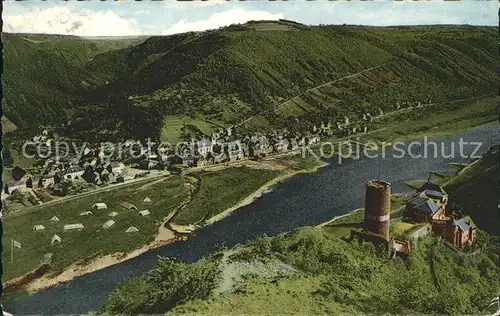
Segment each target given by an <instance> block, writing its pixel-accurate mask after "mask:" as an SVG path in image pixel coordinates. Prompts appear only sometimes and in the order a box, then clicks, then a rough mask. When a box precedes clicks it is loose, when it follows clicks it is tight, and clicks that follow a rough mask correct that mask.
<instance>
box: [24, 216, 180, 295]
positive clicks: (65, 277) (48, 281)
mask: <svg viewBox="0 0 500 316" xmlns="http://www.w3.org/2000/svg"><path fill="white" fill-rule="evenodd" d="M181 239H182V237H181V236H178V235H177V234H175V233H174V232H173V231H172V230H169V229H167V228H164V227H163V225H160V229H159V231H158V235H157V236H156V238H155V240H154V241H153V242H151V243H150V244H148V245H146V246H144V247H141V248H139V249H136V250H134V251H132V252H129V253H114V254H109V255H105V256H99V257H96V258H94V259H91V260H82V261H80V262H76V263H74V264H72V265H71V266H69V267H68V268H67V269H65V270H64V271H63V272H62V273H60V274H58V275H56V276H53V277H51V276H50V275H49V276H47V275H45V276H42V277H41V278H38V279H35V280H33V281H32V282H30V283H29V284H28V285H27V286H26V287H25V288H24V289H25V290H26V291H27V292H28V293H29V294H33V293H35V292H38V291H40V290H44V289H47V288H50V287H53V286H57V285H61V284H65V283H67V282H70V281H71V280H73V279H74V278H76V277H79V276H83V275H86V274H89V273H93V272H96V271H99V270H101V269H105V268H108V267H110V266H113V265H115V264H118V263H122V262H125V261H127V260H130V259H132V258H135V257H137V256H139V255H141V254H143V253H145V252H146V251H149V250H152V249H155V248H158V247H162V246H166V245H168V244H171V243H173V242H176V241H178V240H181Z"/></svg>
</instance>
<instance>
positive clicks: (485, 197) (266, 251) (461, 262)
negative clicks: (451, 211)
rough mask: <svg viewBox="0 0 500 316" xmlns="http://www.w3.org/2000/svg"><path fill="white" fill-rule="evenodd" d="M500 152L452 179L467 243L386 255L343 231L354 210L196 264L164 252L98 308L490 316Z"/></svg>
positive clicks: (431, 243)
mask: <svg viewBox="0 0 500 316" xmlns="http://www.w3.org/2000/svg"><path fill="white" fill-rule="evenodd" d="M498 153H499V151H498V146H495V147H493V148H492V149H491V150H490V151H489V153H488V154H486V155H484V156H483V159H482V160H481V161H479V162H478V163H476V164H474V165H473V166H471V167H469V168H467V169H464V170H463V171H462V172H461V174H460V175H459V176H457V177H456V178H454V179H453V181H451V182H450V183H449V184H448V185H447V186H446V190H447V192H448V193H449V194H450V197H451V200H452V201H455V202H456V203H457V204H458V205H460V206H462V207H463V209H464V212H465V213H467V214H470V215H471V216H472V218H473V220H474V221H475V222H476V224H477V225H478V227H479V228H480V231H479V233H478V239H477V242H476V243H475V244H474V245H473V246H472V247H470V248H467V249H464V250H458V249H456V248H454V247H452V246H449V245H448V244H446V243H443V242H442V241H441V240H439V239H438V238H435V237H426V238H423V239H419V240H418V241H415V242H414V243H413V244H412V256H411V257H410V259H409V260H401V259H399V258H397V259H395V260H392V259H387V252H386V250H385V249H383V247H378V246H374V245H373V244H371V243H366V242H358V241H357V240H353V241H348V240H347V239H346V238H343V237H344V236H345V235H347V234H348V231H349V229H350V228H355V227H358V226H359V222H360V221H362V217H363V212H356V213H354V214H353V215H351V216H348V217H345V218H343V219H341V220H339V221H338V222H339V223H338V227H336V229H333V228H332V226H325V227H321V228H319V227H316V228H311V227H309V228H302V229H299V230H297V231H294V232H291V233H288V234H283V235H279V236H275V237H266V236H264V237H263V238H261V239H259V240H256V241H254V242H252V243H251V244H249V245H245V246H241V247H236V248H233V249H230V250H227V249H222V250H223V251H221V249H218V250H217V249H215V250H214V254H213V255H212V256H211V257H208V258H205V259H203V260H202V261H200V262H198V263H196V264H189V263H184V262H179V261H176V260H174V259H168V258H166V259H160V261H159V264H158V266H157V268H155V269H154V270H153V271H151V272H150V273H148V274H147V275H144V276H142V277H139V278H137V279H135V280H132V281H130V282H126V283H124V284H122V285H121V286H119V287H118V288H117V289H116V290H115V291H113V293H112V294H111V295H110V297H109V299H108V300H107V302H106V303H105V305H104V307H103V308H102V310H101V311H100V313H99V314H103V315H113V314H138V313H164V312H167V311H168V313H167V314H168V315H185V314H205V315H223V314H224V315H225V314H231V315H232V314H255V315H274V314H304V315H314V314H334V315H336V314H349V315H352V314H354V315H366V314H377V315H379V314H394V315H401V314H405V315H407V314H446V315H464V314H467V315H471V314H492V313H494V312H495V311H496V309H497V305H496V304H490V302H491V301H492V299H494V298H495V297H497V296H498V277H499V274H498V269H497V266H498V264H499V258H498V251H500V239H499V236H498V228H497V226H498V225H495V224H496V219H497V218H496V216H497V212H496V203H497V201H496V200H495V199H493V197H495V196H496V195H495V194H494V192H497V189H498V182H497V179H498ZM394 202H396V203H397V201H394ZM394 207H396V206H394ZM340 222H342V223H340ZM334 224H336V222H335V223H334ZM338 228H340V229H338ZM343 228H345V230H344V229H343ZM193 284H196V286H193Z"/></svg>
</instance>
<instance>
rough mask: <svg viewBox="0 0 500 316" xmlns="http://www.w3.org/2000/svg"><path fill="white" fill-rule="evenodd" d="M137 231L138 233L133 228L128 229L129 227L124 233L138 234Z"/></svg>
mask: <svg viewBox="0 0 500 316" xmlns="http://www.w3.org/2000/svg"><path fill="white" fill-rule="evenodd" d="M138 231H139V230H138V229H137V228H136V227H134V226H130V227H129V228H128V229H127V230H126V231H125V232H126V233H136V232H138Z"/></svg>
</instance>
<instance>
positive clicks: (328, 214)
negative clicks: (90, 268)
mask: <svg viewBox="0 0 500 316" xmlns="http://www.w3.org/2000/svg"><path fill="white" fill-rule="evenodd" d="M499 132H500V127H499V126H498V125H497V124H495V125H487V126H482V127H480V128H476V129H474V130H471V131H468V132H464V133H462V134H459V135H455V136H446V137H437V138H433V139H431V140H430V141H434V142H437V143H443V144H445V145H446V147H445V148H446V152H445V153H449V152H450V148H451V147H450V146H451V144H452V142H454V143H455V145H456V147H455V148H456V149H455V151H456V154H458V153H459V151H458V142H459V140H460V138H463V140H464V141H468V142H471V141H482V142H484V143H485V144H484V145H483V146H481V148H480V153H483V152H484V151H485V150H487V147H489V142H490V140H491V139H492V137H493V138H496V139H498V135H499ZM496 143H498V142H496ZM413 148H414V151H413V153H417V152H423V150H422V148H421V147H413ZM428 148H429V151H428V158H420V159H417V158H412V157H410V156H408V155H405V156H403V157H402V158H400V159H396V158H395V157H393V155H392V154H391V153H390V152H389V153H387V155H386V157H385V158H383V159H368V158H361V159H359V160H350V161H343V162H342V163H341V164H339V163H338V161H337V159H332V160H331V161H329V162H330V163H331V164H330V165H329V166H327V167H325V168H322V169H320V170H319V171H318V172H315V173H312V174H303V175H298V176H295V177H293V178H291V179H289V180H287V181H285V182H284V183H281V184H279V185H278V186H276V187H275V189H274V190H273V191H272V192H271V193H269V194H266V195H264V196H262V197H260V198H259V199H257V200H256V201H255V202H253V203H252V204H250V205H247V206H245V207H243V208H241V209H239V210H238V211H236V212H234V213H233V214H232V215H230V216H228V217H227V218H225V219H223V220H221V221H219V222H216V223H214V224H213V225H211V226H208V227H205V228H203V229H200V230H199V231H197V232H196V233H195V234H193V235H191V236H190V237H189V239H188V240H186V241H182V242H177V243H174V244H171V245H168V246H164V247H161V248H158V249H154V250H151V251H148V252H146V253H144V254H142V255H140V256H138V257H136V258H134V259H131V260H129V261H126V262H123V263H120V264H117V265H115V266H111V267H108V268H106V269H103V270H100V271H97V272H94V273H91V274H88V275H84V276H81V277H78V278H75V279H74V280H73V281H72V282H70V283H68V284H66V285H61V286H57V287H53V288H50V289H47V290H43V291H40V292H38V293H35V294H34V295H32V296H29V297H25V298H23V299H20V300H19V301H15V302H11V303H9V304H6V306H4V307H5V309H6V310H7V311H9V312H11V313H13V314H24V315H26V314H52V315H55V314H81V313H85V312H89V311H95V310H98V309H99V308H100V307H101V306H102V304H103V303H104V301H105V300H106V298H107V297H108V294H109V293H110V291H112V290H113V289H114V288H115V287H116V286H117V285H118V284H119V283H120V282H122V281H126V280H129V279H131V278H133V277H136V276H138V275H140V274H142V273H144V272H146V271H149V270H151V269H152V268H154V267H155V264H156V261H157V257H158V256H167V257H176V258H179V259H182V260H186V261H189V262H194V261H197V260H198V259H200V258H202V257H203V256H205V255H207V254H209V253H210V252H211V251H212V250H213V248H214V246H216V245H218V244H223V245H225V246H227V247H232V246H234V245H236V244H243V243H246V242H248V241H251V240H253V239H255V238H257V237H259V236H262V234H264V233H265V234H267V235H270V236H272V235H276V234H279V233H282V232H287V231H290V230H293V229H295V228H298V227H302V226H313V225H318V224H320V223H322V222H325V221H327V220H330V219H332V218H333V217H335V216H339V215H342V214H345V213H347V212H349V211H351V210H353V209H356V208H359V207H361V206H362V205H363V200H364V185H365V182H366V181H367V180H370V179H374V178H378V175H379V174H380V178H382V179H384V180H387V181H389V182H391V184H392V192H393V193H396V192H404V191H405V190H406V189H405V186H404V182H406V181H408V180H415V179H427V176H428V172H429V171H436V172H446V171H450V167H449V163H451V162H458V163H463V162H467V159H463V158H444V157H441V156H440V155H438V156H439V157H434V154H433V153H434V148H433V147H432V146H429V147H428ZM474 149H475V146H472V145H469V146H464V153H466V154H467V155H470V154H471V153H472V152H473V151H474ZM438 151H439V149H438Z"/></svg>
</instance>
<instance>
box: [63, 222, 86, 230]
mask: <svg viewBox="0 0 500 316" xmlns="http://www.w3.org/2000/svg"><path fill="white" fill-rule="evenodd" d="M83 228H84V227H83V225H82V224H81V223H78V224H69V225H64V231H68V230H75V229H78V230H80V229H83Z"/></svg>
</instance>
